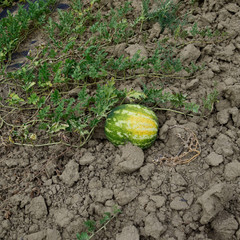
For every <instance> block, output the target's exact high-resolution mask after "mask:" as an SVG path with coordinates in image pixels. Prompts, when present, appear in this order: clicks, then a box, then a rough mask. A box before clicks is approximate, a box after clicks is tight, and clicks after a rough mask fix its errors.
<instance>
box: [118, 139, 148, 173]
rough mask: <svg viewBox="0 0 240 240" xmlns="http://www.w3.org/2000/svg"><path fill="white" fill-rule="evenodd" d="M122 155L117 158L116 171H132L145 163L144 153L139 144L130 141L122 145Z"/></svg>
mask: <svg viewBox="0 0 240 240" xmlns="http://www.w3.org/2000/svg"><path fill="white" fill-rule="evenodd" d="M121 152H122V155H121V157H119V158H118V159H116V163H115V164H116V171H117V172H119V173H132V172H134V171H136V170H137V169H139V168H140V167H141V166H142V165H143V161H144V153H143V150H142V149H141V148H139V147H137V146H134V145H132V144H131V143H128V144H126V145H124V146H122V147H121Z"/></svg>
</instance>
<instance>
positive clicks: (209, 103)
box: [203, 89, 219, 112]
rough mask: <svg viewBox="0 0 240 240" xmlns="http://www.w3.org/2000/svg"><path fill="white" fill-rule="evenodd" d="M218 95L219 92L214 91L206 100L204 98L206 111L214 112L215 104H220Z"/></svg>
mask: <svg viewBox="0 0 240 240" xmlns="http://www.w3.org/2000/svg"><path fill="white" fill-rule="evenodd" d="M218 95H219V93H218V91H217V90H216V89H214V90H213V91H212V92H211V93H209V94H208V95H207V97H206V98H203V107H204V109H205V110H209V111H210V112H212V111H213V107H214V104H215V103H217V102H218Z"/></svg>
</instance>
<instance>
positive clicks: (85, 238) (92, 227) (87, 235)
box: [77, 206, 121, 240]
mask: <svg viewBox="0 0 240 240" xmlns="http://www.w3.org/2000/svg"><path fill="white" fill-rule="evenodd" d="M119 213H121V210H120V209H119V208H118V207H116V206H115V207H114V208H113V213H110V212H105V213H104V215H103V217H102V218H101V219H100V220H99V226H100V227H99V228H97V222H96V221H94V220H87V221H85V222H84V224H85V226H86V228H87V230H86V232H82V233H81V234H79V233H77V240H89V239H92V238H93V237H94V236H96V234H98V233H99V232H100V231H102V230H104V229H106V227H107V225H108V224H109V223H110V222H111V221H112V220H113V219H114V218H116V217H117V216H118V214H119Z"/></svg>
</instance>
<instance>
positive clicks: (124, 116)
mask: <svg viewBox="0 0 240 240" xmlns="http://www.w3.org/2000/svg"><path fill="white" fill-rule="evenodd" d="M157 132H158V118H157V116H156V114H155V113H154V112H153V111H152V110H151V109H149V108H147V107H145V106H142V105H138V104H123V105H120V106H118V107H116V108H114V109H113V110H112V111H111V112H110V113H109V115H108V117H107V119H106V123H105V134H106V137H107V139H108V140H109V141H110V142H112V143H113V144H114V145H122V144H125V143H127V142H131V143H132V144H134V145H136V146H138V147H141V148H147V147H150V146H151V145H152V144H153V143H154V141H155V140H156V137H157Z"/></svg>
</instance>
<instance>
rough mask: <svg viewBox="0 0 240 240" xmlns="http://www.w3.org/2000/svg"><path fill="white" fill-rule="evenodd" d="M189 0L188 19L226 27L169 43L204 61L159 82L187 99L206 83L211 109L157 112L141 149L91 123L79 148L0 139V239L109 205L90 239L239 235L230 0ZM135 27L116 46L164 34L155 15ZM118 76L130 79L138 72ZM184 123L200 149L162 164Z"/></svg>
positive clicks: (237, 23) (238, 103)
mask: <svg viewBox="0 0 240 240" xmlns="http://www.w3.org/2000/svg"><path fill="white" fill-rule="evenodd" d="M105 2H106V1H105ZM198 2H199V3H198V6H196V7H195V10H194V12H193V13H192V16H191V18H190V19H189V24H192V23H193V22H195V21H196V22H197V23H198V25H199V26H200V27H201V26H209V27H211V28H212V29H215V30H216V29H218V30H219V31H226V32H228V34H229V35H230V36H231V37H230V38H227V39H226V40H223V41H219V42H214V41H213V42H211V41H205V42H204V41H200V42H197V41H196V42H192V43H189V44H187V45H186V46H185V47H184V48H181V49H179V53H177V54H178V56H180V57H181V59H182V61H186V62H190V61H195V62H196V63H197V64H201V63H205V68H204V70H203V71H201V72H197V73H196V76H195V77H194V79H189V78H182V79H180V80H174V81H170V82H166V83H165V84H166V86H168V89H169V90H170V91H173V92H176V91H180V92H184V93H187V94H188V97H189V99H191V100H193V101H196V102H198V100H199V99H202V98H203V97H204V96H206V94H208V93H210V92H211V91H212V90H213V89H214V88H216V89H217V91H218V93H219V98H218V100H219V101H218V102H217V103H215V105H214V108H213V111H212V112H211V113H210V112H209V114H208V116H207V117H206V118H203V117H201V116H197V115H196V116H194V117H191V116H183V115H181V114H176V113H174V112H169V111H161V112H160V111H159V112H157V115H158V117H159V122H160V129H159V134H158V138H157V140H156V142H155V143H154V145H153V146H152V147H150V148H148V149H146V150H142V149H140V148H138V147H136V146H133V145H132V144H130V143H128V144H127V145H125V146H120V147H115V146H113V145H112V144H111V143H110V142H108V141H107V139H105V137H104V133H103V128H101V127H99V128H98V129H97V130H98V131H96V133H95V134H94V135H93V137H92V139H91V140H90V141H89V142H88V143H87V144H86V145H85V146H84V147H82V148H80V149H75V148H71V147H66V146H60V145H56V146H45V147H41V148H34V147H25V146H14V145H12V146H4V145H2V146H0V173H1V174H0V194H1V195H0V199H1V202H0V239H4V240H5V239H6V240H20V239H21V240H60V239H62V240H67V239H76V233H77V232H82V231H85V227H84V221H86V220H88V219H93V220H96V221H97V220H99V219H100V218H101V216H102V214H103V213H104V212H109V211H110V212H111V211H112V208H113V206H115V205H117V206H119V208H120V209H121V213H120V214H119V215H118V216H117V217H116V218H115V219H114V220H112V221H111V223H110V224H109V225H108V226H107V228H106V229H105V230H103V231H101V232H99V233H98V234H97V235H96V236H95V237H94V238H93V239H101V240H110V239H116V240H139V239H141V240H237V239H238V240H239V239H240V200H239V193H240V129H239V126H240V110H239V108H240V55H239V53H240V1H239V0H236V1H234V0H232V1H229V0H202V1H198ZM108 4H109V6H111V7H116V6H119V5H120V4H122V3H121V1H115V0H114V1H111V3H110V2H109V3H108ZM183 4H184V3H183ZM132 7H133V14H139V12H140V11H141V1H139V0H133V1H132ZM145 31H146V32H147V33H148V36H149V37H148V39H147V41H146V42H145V43H144V44H143V42H142V36H140V35H139V36H137V37H135V38H134V39H132V40H131V42H128V43H126V44H123V45H121V51H124V52H125V54H129V55H131V54H132V52H134V51H136V48H137V49H139V48H140V49H141V50H142V51H141V53H143V54H145V56H147V54H148V49H149V48H151V41H152V40H153V39H154V38H155V39H156V38H161V37H162V36H167V35H168V34H169V32H168V31H164V32H163V33H160V28H159V26H158V25H157V24H155V25H153V26H149V27H148V28H146V29H145ZM34 38H35V40H36V39H37V40H36V44H39V41H40V40H41V37H39V36H37V34H35V35H34V34H33V39H29V41H33V40H34ZM42 41H44V40H43V39H42ZM118 48H119V46H118ZM23 49H24V47H23ZM116 51H117V50H116ZM141 80H142V79H141ZM146 81H147V80H146ZM125 84H126V86H131V87H133V88H136V87H138V84H139V80H138V79H136V80H134V81H131V82H128V81H127V82H126V83H125ZM4 91H5V89H4V88H3V87H1V88H0V93H1V94H4ZM174 126H178V127H174ZM186 129H190V130H191V131H193V132H194V133H195V136H196V138H197V139H198V142H199V145H200V147H201V153H200V155H199V156H198V157H197V158H195V159H194V160H193V161H191V162H189V163H188V164H182V165H178V164H176V165H172V166H169V165H168V164H166V163H169V162H168V161H161V159H163V157H162V156H164V155H166V154H168V155H171V156H175V155H176V154H177V152H178V150H179V147H180V146H181V141H180V140H179V139H178V138H177V137H176V134H178V133H179V132H180V133H181V132H184V131H186ZM4 131H5V128H2V129H0V134H2V135H4ZM154 159H155V162H153V161H154ZM156 159H158V163H156ZM161 162H162V164H160V163H161Z"/></svg>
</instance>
